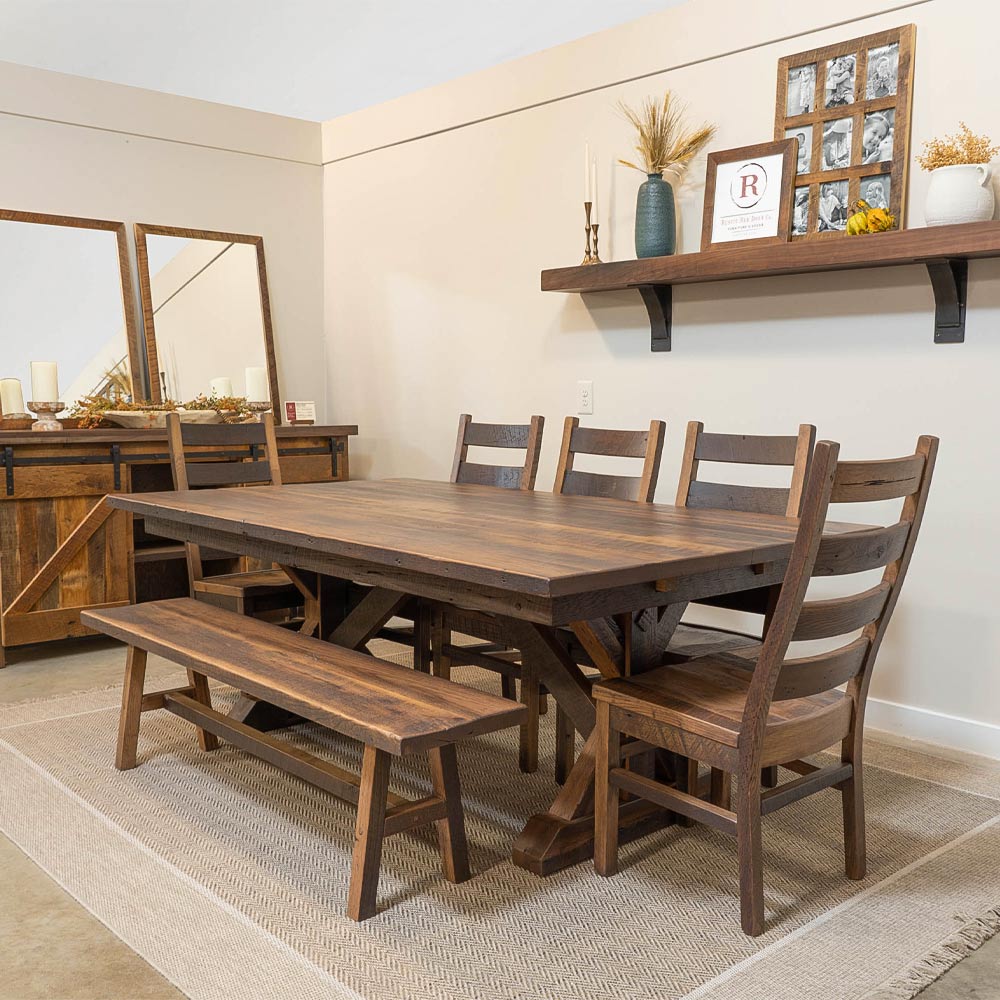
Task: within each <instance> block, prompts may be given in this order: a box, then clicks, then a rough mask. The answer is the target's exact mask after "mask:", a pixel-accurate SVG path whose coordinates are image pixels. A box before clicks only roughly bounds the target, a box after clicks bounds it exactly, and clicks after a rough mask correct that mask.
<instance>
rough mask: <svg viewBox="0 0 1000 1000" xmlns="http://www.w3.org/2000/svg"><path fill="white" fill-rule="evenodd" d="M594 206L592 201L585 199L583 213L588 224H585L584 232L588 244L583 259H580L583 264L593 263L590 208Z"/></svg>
mask: <svg viewBox="0 0 1000 1000" xmlns="http://www.w3.org/2000/svg"><path fill="white" fill-rule="evenodd" d="M593 207H594V203H593V202H592V201H585V202H584V203H583V214H584V216H585V217H586V220H587V224H586V225H585V226H584V232H585V233H586V234H587V246H586V249H585V250H584V253H583V260H582V261H580V263H581V264H593V263H594V261H593V258H592V255H591V252H590V210H591V209H592V208H593Z"/></svg>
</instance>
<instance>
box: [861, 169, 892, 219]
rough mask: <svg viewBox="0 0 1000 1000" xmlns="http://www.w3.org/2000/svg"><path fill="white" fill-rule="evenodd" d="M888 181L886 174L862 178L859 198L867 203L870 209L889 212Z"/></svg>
mask: <svg viewBox="0 0 1000 1000" xmlns="http://www.w3.org/2000/svg"><path fill="white" fill-rule="evenodd" d="M890 181H891V178H890V177H889V175H888V174H879V176H878V177H862V178H861V188H860V197H861V200H862V201H866V202H868V205H869V206H870V207H871V208H884V209H885V210H886V211H888V210H889V196H890V188H889V185H890Z"/></svg>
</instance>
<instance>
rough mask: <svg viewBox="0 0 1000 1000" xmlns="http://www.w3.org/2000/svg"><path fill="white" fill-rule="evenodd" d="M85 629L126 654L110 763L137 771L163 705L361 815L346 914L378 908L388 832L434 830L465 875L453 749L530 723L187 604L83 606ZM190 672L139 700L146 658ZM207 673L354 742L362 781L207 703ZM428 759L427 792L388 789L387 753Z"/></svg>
mask: <svg viewBox="0 0 1000 1000" xmlns="http://www.w3.org/2000/svg"><path fill="white" fill-rule="evenodd" d="M82 620H83V622H84V624H85V625H87V626H88V627H90V628H92V629H95V630H96V631H98V632H103V633H105V634H106V635H109V636H112V637H113V638H115V639H118V640H120V641H121V642H124V643H125V644H126V645H127V647H128V653H127V659H126V667H125V687H124V690H123V693H122V711H121V719H120V723H119V730H118V746H117V753H116V758H115V766H116V767H117V768H118V769H119V770H122V771H125V770H129V769H131V768H133V767H135V766H136V758H137V751H138V740H139V721H140V717H141V715H142V713H143V712H147V711H152V710H154V709H165V710H167V711H168V712H172V713H174V714H175V715H178V716H180V717H181V718H182V719H185V720H186V721H188V722H191V723H193V724H194V726H195V727H196V729H197V731H198V740H199V743H200V745H201V747H202V749H204V750H214V749H215V748H216V747H217V746H218V740H219V737H222V738H224V739H225V740H227V741H228V742H229V743H232V744H234V745H235V746H237V747H240V748H241V749H244V750H247V751H249V752H250V753H253V754H255V755H256V756H258V757H260V758H261V759H263V760H265V761H268V762H269V763H271V764H274V765H276V766H277V767H279V768H282V769H283V770H286V771H288V772H290V773H292V774H294V775H297V776H298V777H299V778H302V779H304V780H306V781H308V782H310V783H312V784H314V785H317V786H318V787H320V788H322V789H324V790H325V791H327V792H330V793H332V794H333V795H336V796H337V797H338V798H341V799H345V800H347V801H349V802H353V803H355V804H356V805H357V807H358V814H357V825H356V828H355V837H354V854H353V861H352V865H351V880H350V890H349V892H348V901H347V915H348V916H349V917H350V918H351V919H353V920H364V919H366V918H368V917H370V916H372V915H373V914H374V913H375V911H376V896H377V891H378V877H379V866H380V862H381V856H382V842H383V840H384V838H385V837H388V836H391V835H392V834H396V833H402V832H404V831H407V830H411V829H413V828H414V827H417V826H423V825H426V824H428V823H432V822H433V823H434V824H435V825H436V828H437V835H438V843H439V847H440V850H441V858H442V866H443V869H444V875H445V877H446V878H447V879H449V880H450V881H452V882H463V881H465V880H466V879H467V878H469V874H470V873H469V861H468V849H467V845H466V839H465V823H464V818H463V813H462V801H461V791H460V785H459V776H458V767H457V759H456V752H455V745H456V743H458V742H459V741H460V740H464V739H468V738H471V737H475V736H480V735H483V734H485V733H491V732H494V731H497V730H500V729H506V728H507V727H513V726H519V725H521V724H522V723H523V722H524V721H525V715H526V713H527V709H526V708H525V707H524V706H523V705H519V704H516V703H514V702H511V701H509V700H508V699H506V698H500V697H497V696H494V695H490V694H486V693H483V692H480V691H476V690H472V689H470V688H467V687H463V686H462V685H459V684H454V683H452V682H451V681H448V680H445V679H443V678H440V677H432V676H430V675H428V674H423V673H420V672H419V671H414V670H409V669H407V668H405V667H400V666H397V665H396V664H394V663H389V662H387V661H385V660H381V659H378V658H376V657H373V656H370V655H367V654H366V653H362V652H358V651H356V650H351V649H346V648H344V647H341V646H335V645H332V644H331V643H327V642H323V641H321V640H319V639H314V638H312V637H310V636H305V635H300V634H298V633H295V632H289V631H288V630H286V629H282V628H280V627H278V626H276V625H272V624H268V623H267V622H263V621H258V620H256V619H252V618H247V617H245V616H243V615H238V614H235V613H234V612H231V611H226V610H224V609H222V608H218V607H214V606H212V605H209V604H205V603H204V602H201V601H196V600H193V599H191V598H188V597H182V598H176V599H172V600H165V601H155V602H150V603H147V604H137V605H131V606H126V607H119V608H107V609H102V610H94V611H87V612H85V613H84V614H83V616H82ZM149 653H154V654H156V655H158V656H162V657H164V658H165V659H167V660H170V661H171V662H173V663H176V664H178V665H180V666H182V667H184V668H186V670H187V672H188V684H187V685H185V686H183V687H178V688H174V689H172V690H168V691H156V692H150V693H144V691H143V683H144V679H145V672H146V658H147V655H148V654H149ZM208 678H212V679H213V680H217V681H221V682H223V683H225V684H229V685H231V686H233V687H235V688H236V689H237V690H239V691H242V692H245V693H246V694H249V695H250V696H252V697H254V698H259V699H261V700H264V701H267V702H270V703H271V704H274V705H277V706H278V707H279V708H282V709H285V710H286V711H289V712H292V713H294V714H296V715H298V716H301V717H302V718H304V719H307V720H309V721H311V722H314V723H317V724H318V725H320V726H324V727H325V728H327V729H330V730H333V731H334V732H337V733H340V734H341V735H343V736H347V737H350V738H351V739H355V740H358V741H360V742H361V743H362V744H363V745H364V755H363V760H362V765H361V774H360V776H358V775H356V774H354V773H352V772H350V771H346V770H343V769H342V768H339V767H337V766H336V765H334V764H332V763H331V762H329V761H326V760H323V759H321V758H319V757H316V756H314V755H313V754H309V753H306V752H305V751H303V750H300V749H298V748H296V747H293V746H291V745H289V744H288V743H285V742H283V741H281V740H278V739H275V738H274V737H272V736H269V735H267V734H265V733H262V732H259V731H257V730H256V729H252V728H251V727H249V726H247V725H245V724H244V723H242V722H239V721H237V720H236V719H234V718H231V717H229V716H227V715H224V714H222V713H221V712H218V711H216V710H215V709H213V708H212V703H211V695H210V692H209V687H208ZM415 753H426V754H427V756H428V759H429V763H430V774H431V784H432V789H433V794H431V795H428V796H426V797H424V798H421V799H417V800H411V799H406V798H403V797H402V796H399V795H396V794H395V793H393V792H390V791H389V766H390V763H391V761H392V758H393V757H402V756H406V755H409V754H415Z"/></svg>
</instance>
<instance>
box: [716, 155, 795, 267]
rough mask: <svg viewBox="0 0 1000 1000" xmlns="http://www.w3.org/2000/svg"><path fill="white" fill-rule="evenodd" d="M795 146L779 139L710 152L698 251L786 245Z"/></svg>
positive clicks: (790, 218)
mask: <svg viewBox="0 0 1000 1000" xmlns="http://www.w3.org/2000/svg"><path fill="white" fill-rule="evenodd" d="M797 148H798V140H797V139H782V140H779V141H778V142H765V143H760V144H759V145H756V146H744V147H742V148H740V149H726V150H722V151H720V152H715V153H709V155H708V176H707V178H706V181H705V214H704V218H703V220H702V234H701V248H702V250H709V249H711V248H712V247H716V246H722V245H725V246H730V247H731V246H733V245H738V244H747V243H751V242H752V243H757V242H761V241H763V242H768V243H785V242H787V241H788V239H789V236H790V233H791V223H792V188H793V186H794V182H795V159H796V156H797Z"/></svg>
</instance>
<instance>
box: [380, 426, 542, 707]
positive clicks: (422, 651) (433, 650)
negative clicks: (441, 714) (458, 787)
mask: <svg viewBox="0 0 1000 1000" xmlns="http://www.w3.org/2000/svg"><path fill="white" fill-rule="evenodd" d="M544 429H545V418H544V417H541V416H537V415H536V416H533V417H532V418H531V420H530V421H529V422H528V423H526V424H485V423H476V422H475V421H473V419H472V416H471V414H468V413H463V414H462V415H461V416H460V417H459V418H458V437H457V439H456V441H455V459H454V462H453V463H452V467H451V480H450V481H451V482H453V483H471V484H473V485H477V486H496V487H498V488H500V489H511V490H533V489H534V488H535V477H536V476H537V475H538V459H539V456H540V455H541V451H542V432H543V430H544ZM470 448H503V449H506V450H510V451H523V452H524V461H523V462H522V463H521V464H519V465H496V464H488V463H483V462H474V461H470V460H469V449H470ZM455 615H460V616H461V618H462V620H461V621H458V620H457V618H456V619H455V620H454V621H453V616H455ZM397 617H399V618H401V619H404V620H406V619H409V620H410V622H412V624H408V625H402V626H400V625H388V626H386V627H384V628H382V629H381V630H380V631H379V633H378V637H379V638H380V639H389V640H390V641H392V642H397V643H400V644H402V645H406V646H411V647H412V648H413V666H414V669H415V670H420V671H421V672H423V673H427V672H429V671H431V670H432V669H433V672H434V673H435V674H437V675H438V676H439V677H444V678H446V679H447V678H449V677H450V676H451V667H452V666H453V665H455V664H458V665H463V664H466V663H469V662H471V661H470V659H469V657H473V658H474V657H476V656H479V655H487V654H491V653H499V652H502V651H504V650H505V649H506V647H505V646H504V645H503V643H501V642H499V641H498V639H499V628H498V627H497V625H496V622H495V621H494V620H493V619H492V618H491V617H490V616H489V615H479V614H477V613H475V612H471V611H470V612H460V611H458V610H457V609H454V608H451V607H446V606H445V605H441V604H436V603H435V602H433V601H426V600H420V599H417V598H414V599H413V600H412V601H410V602H409V603H408V605H405V606H404V607H403V608H402V609H401V610H400V612H399V614H398V616H397ZM477 629H478V631H477ZM452 630H455V631H462V632H463V633H464V634H466V635H470V636H472V637H473V638H479V639H482V640H484V641H483V642H482V643H477V644H474V645H472V646H456V645H453V644H452V642H451V632H452ZM480 633H485V634H480ZM505 693H506V691H505Z"/></svg>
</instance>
